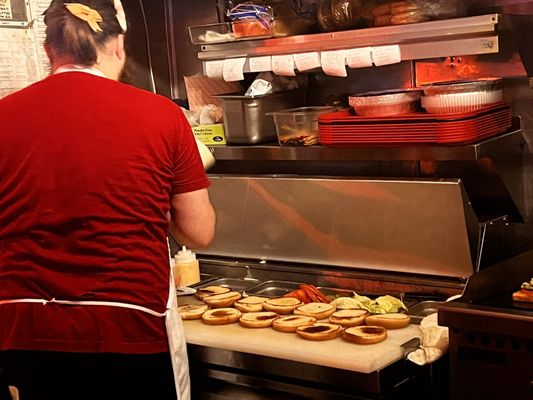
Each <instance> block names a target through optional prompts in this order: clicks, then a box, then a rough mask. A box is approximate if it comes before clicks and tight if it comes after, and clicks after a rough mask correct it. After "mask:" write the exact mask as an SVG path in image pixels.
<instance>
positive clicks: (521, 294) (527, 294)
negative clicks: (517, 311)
mask: <svg viewBox="0 0 533 400" xmlns="http://www.w3.org/2000/svg"><path fill="white" fill-rule="evenodd" d="M513 301H521V302H525V303H533V290H528V289H520V290H519V291H518V292H514V293H513Z"/></svg>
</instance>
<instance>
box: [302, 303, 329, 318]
mask: <svg viewBox="0 0 533 400" xmlns="http://www.w3.org/2000/svg"><path fill="white" fill-rule="evenodd" d="M334 312H335V307H333V306H332V305H330V304H325V303H307V304H304V305H302V306H299V307H296V309H295V310H294V313H295V314H299V315H307V316H308V317H313V318H316V319H317V320H321V319H324V318H327V317H329V316H330V315H331V314H333V313H334Z"/></svg>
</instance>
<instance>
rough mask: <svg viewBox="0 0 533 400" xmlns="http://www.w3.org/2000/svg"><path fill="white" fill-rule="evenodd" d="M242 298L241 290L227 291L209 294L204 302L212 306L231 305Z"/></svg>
mask: <svg viewBox="0 0 533 400" xmlns="http://www.w3.org/2000/svg"><path fill="white" fill-rule="evenodd" d="M240 298H241V294H240V293H239V292H227V293H221V294H214V295H212V296H207V297H205V298H204V303H205V304H207V305H208V306H210V307H212V308H223V307H231V306H232V305H233V303H235V301H237V300H239V299H240Z"/></svg>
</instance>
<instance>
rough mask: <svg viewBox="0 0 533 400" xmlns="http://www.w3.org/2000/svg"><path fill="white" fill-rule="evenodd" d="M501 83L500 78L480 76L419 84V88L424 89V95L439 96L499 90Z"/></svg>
mask: <svg viewBox="0 0 533 400" xmlns="http://www.w3.org/2000/svg"><path fill="white" fill-rule="evenodd" d="M502 85H503V79H502V78H482V79H476V80H466V81H448V82H438V83H432V84H430V85H423V86H420V89H422V90H423V91H424V95H426V96H439V95H444V94H453V93H469V92H492V91H496V90H501V89H502Z"/></svg>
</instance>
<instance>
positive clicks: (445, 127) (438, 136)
mask: <svg viewBox="0 0 533 400" xmlns="http://www.w3.org/2000/svg"><path fill="white" fill-rule="evenodd" d="M511 119H512V115H511V108H510V107H509V105H508V104H507V103H497V104H494V105H491V106H489V107H486V108H484V109H480V110H476V111H471V112H467V113H454V114H428V113H413V114H405V115H396V116H388V117H383V118H376V117H362V116H357V115H354V113H353V110H343V111H339V112H334V113H329V114H323V115H321V116H320V117H319V135H318V137H319V142H320V143H321V144H324V145H350V144H379V143H387V144H390V143H399V144H401V143H410V144H412V143H449V144H458V143H469V142H473V141H477V140H480V139H486V138H488V137H491V136H495V135H498V134H500V133H503V132H505V131H507V130H508V129H509V128H510V127H511Z"/></svg>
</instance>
